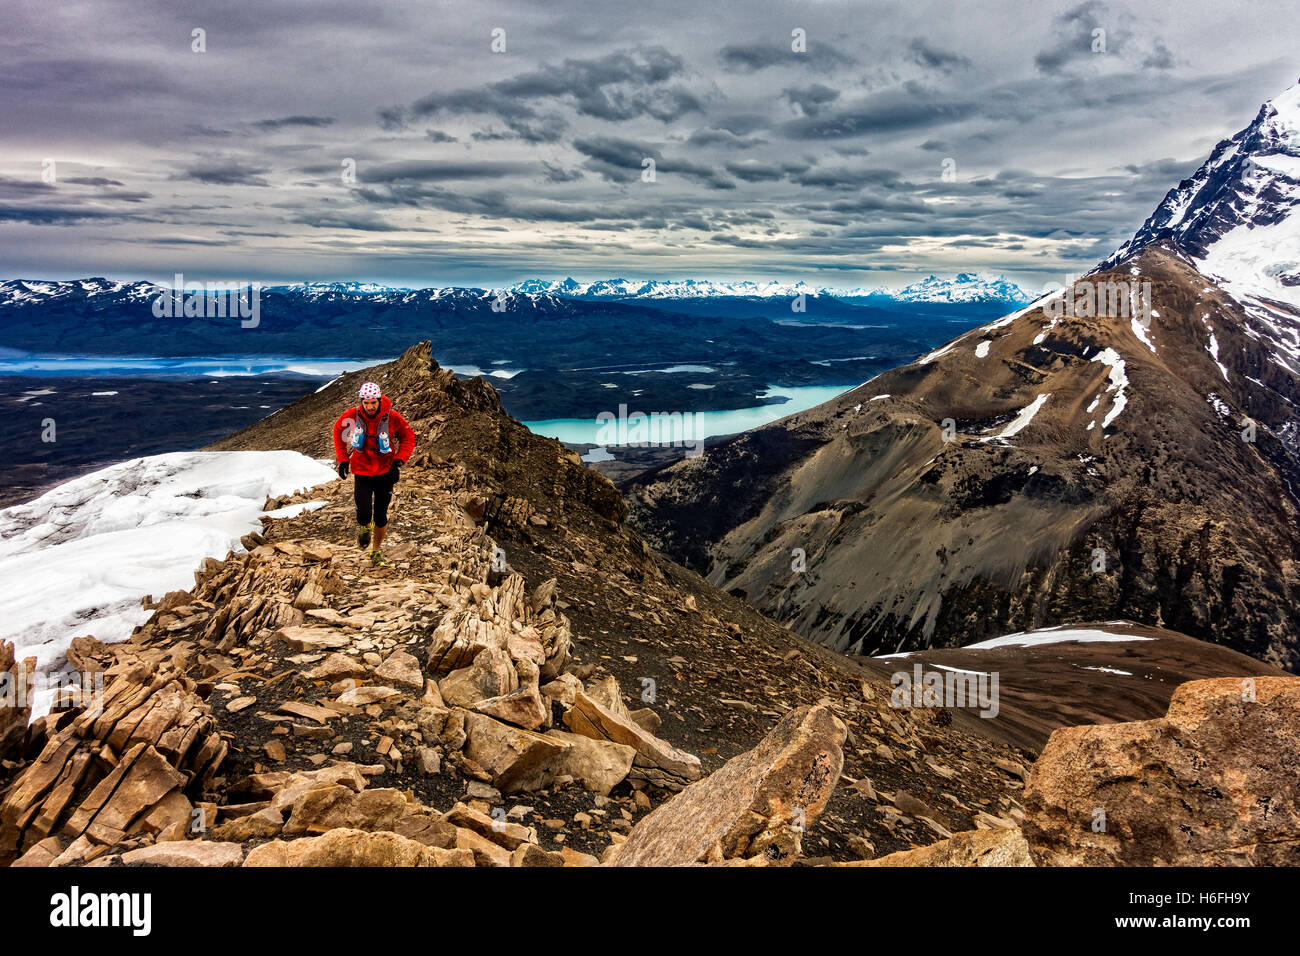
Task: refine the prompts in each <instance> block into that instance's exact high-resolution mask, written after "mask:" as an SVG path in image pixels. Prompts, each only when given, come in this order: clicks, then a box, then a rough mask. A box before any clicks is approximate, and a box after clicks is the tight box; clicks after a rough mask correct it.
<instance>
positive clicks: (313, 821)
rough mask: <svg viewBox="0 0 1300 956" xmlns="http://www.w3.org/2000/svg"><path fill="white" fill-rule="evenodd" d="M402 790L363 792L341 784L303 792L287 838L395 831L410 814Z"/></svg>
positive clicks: (286, 830)
mask: <svg viewBox="0 0 1300 956" xmlns="http://www.w3.org/2000/svg"><path fill="white" fill-rule="evenodd" d="M410 809H411V804H410V803H408V802H407V799H406V797H405V796H403V795H402V792H401V791H400V790H393V789H377V790H362V791H361V792H360V793H357V792H355V791H353V790H352V789H351V788H350V787H346V786H343V785H342V784H323V785H321V786H318V787H314V788H312V789H311V790H308V791H306V792H304V793H303V794H302V795H301V796H299V797H298V799H297V800H295V801H294V804H293V812H292V813H291V814H290V816H289V821H288V822H287V823H286V824H285V825H284V835H285V836H287V837H289V836H300V835H302V834H304V833H324V832H325V831H327V830H333V829H336V828H338V827H345V828H348V829H352V830H394V829H396V827H397V824H398V823H399V822H400V821H401V819H402V817H404V816H406V815H407V813H408V812H410Z"/></svg>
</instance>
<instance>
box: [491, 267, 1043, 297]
mask: <svg viewBox="0 0 1300 956" xmlns="http://www.w3.org/2000/svg"><path fill="white" fill-rule="evenodd" d="M510 288H511V289H512V290H513V291H517V292H526V293H539V292H549V293H551V294H553V295H560V296H567V297H569V298H581V299H598V298H617V299H705V298H716V297H722V296H727V297H741V298H761V299H762V298H786V297H793V296H796V295H799V294H801V293H802V294H805V295H811V296H832V297H834V298H838V299H844V300H846V301H884V300H893V301H896V302H935V303H941V302H965V303H978V302H1028V301H1029V298H1030V297H1029V296H1028V295H1027V294H1026V293H1025V292H1024V291H1023V290H1022V289H1021V288H1020V287H1019V286H1017V285H1016V284H1015V283H1013V282H1009V281H1007V280H1006V279H1004V278H1003V277H1001V276H995V277H993V278H982V277H980V276H977V275H974V274H972V273H969V272H963V273H961V274H960V275H958V276H957V277H956V278H953V279H945V278H940V277H939V276H934V275H931V276H927V277H926V278H925V279H922V280H921V281H919V282H915V283H913V284H911V285H908V286H904V287H902V288H899V289H885V288H838V287H832V286H812V285H809V284H808V283H807V282H804V281H802V280H800V281H798V282H781V281H779V280H776V279H769V280H767V281H764V282H753V281H749V280H744V281H738V282H723V281H714V280H708V279H679V280H674V281H660V280H657V279H648V280H632V279H601V280H598V281H595V282H579V281H577V280H576V279H573V278H571V277H570V278H565V279H558V280H545V279H528V280H525V281H524V282H520V283H517V284H515V285H513V286H511V287H510Z"/></svg>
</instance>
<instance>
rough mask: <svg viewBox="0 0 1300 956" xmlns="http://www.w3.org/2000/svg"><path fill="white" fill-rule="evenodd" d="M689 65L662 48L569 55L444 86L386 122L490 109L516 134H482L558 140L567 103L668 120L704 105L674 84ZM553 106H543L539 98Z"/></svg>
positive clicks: (607, 113) (585, 112) (611, 114)
mask: <svg viewBox="0 0 1300 956" xmlns="http://www.w3.org/2000/svg"><path fill="white" fill-rule="evenodd" d="M683 70H684V64H683V60H682V58H681V57H680V56H677V55H675V54H673V53H670V52H668V50H666V49H665V48H663V47H662V46H651V47H638V48H636V49H632V50H619V51H616V52H613V53H609V54H607V55H605V56H602V57H597V58H595V59H577V58H570V59H565V60H564V61H562V62H561V63H559V64H542V65H541V66H540V67H539V68H538V69H536V70H531V71H528V72H524V73H519V74H516V75H515V76H513V77H511V78H509V79H505V80H498V81H497V82H495V83H490V84H487V85H485V86H479V87H463V88H461V89H456V90H449V91H446V92H443V91H438V92H434V93H429V94H427V95H426V96H423V97H421V98H420V99H418V100H416V101H415V102H414V103H412V104H411V105H410V107H409V108H407V109H406V110H405V111H404V112H396V113H392V114H390V115H387V116H386V115H384V114H381V116H380V121H381V123H386V124H387V125H385V128H393V126H394V125H395V124H396V123H398V122H405V117H406V116H410V117H413V118H420V117H427V116H434V115H437V114H440V113H445V114H451V115H463V114H483V115H489V116H495V117H496V118H497V119H499V120H500V121H501V122H502V123H504V124H505V126H506V128H507V130H508V131H509V132H508V133H503V132H499V131H483V132H481V133H478V134H475V138H477V139H507V138H512V135H511V134H513V138H518V139H522V140H524V141H526V142H555V141H557V140H558V139H559V138H560V137H561V136H562V135H563V134H564V133H565V132H566V131H567V129H568V123H567V122H566V121H565V119H564V118H563V116H562V115H561V114H560V113H559V112H558V110H557V107H558V106H559V105H560V104H565V105H566V106H568V107H570V108H572V109H573V110H574V111H575V112H576V113H577V114H578V115H579V116H587V117H592V118H594V119H600V120H606V121H610V122H625V121H628V120H633V119H637V118H640V117H643V116H649V117H652V118H654V119H657V120H659V121H660V122H663V123H668V122H672V121H674V120H677V119H678V118H680V117H682V116H684V115H685V114H687V113H693V112H699V111H701V110H702V109H703V103H702V101H701V100H700V98H699V97H698V96H697V95H696V94H695V93H693V92H692V91H691V90H689V89H687V88H686V87H685V86H683V85H681V84H673V85H668V81H669V80H671V79H674V78H675V77H678V76H679V75H680V74H682V72H683ZM539 102H540V103H543V104H549V106H550V109H543V108H541V107H539V106H538V105H535V104H537V103H539Z"/></svg>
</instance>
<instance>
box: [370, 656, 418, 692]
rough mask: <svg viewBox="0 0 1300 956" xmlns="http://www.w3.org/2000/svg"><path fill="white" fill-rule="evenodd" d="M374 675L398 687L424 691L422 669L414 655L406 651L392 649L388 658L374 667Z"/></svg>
mask: <svg viewBox="0 0 1300 956" xmlns="http://www.w3.org/2000/svg"><path fill="white" fill-rule="evenodd" d="M375 676H376V677H377V678H379V679H380V680H382V681H387V682H388V683H390V684H394V685H396V686H398V687H409V688H411V689H412V690H418V691H420V692H423V691H424V671H423V670H422V669H421V667H420V662H419V661H418V660H416V659H415V655H413V654H408V653H407V652H406V651H393V653H391V654H389V655H388V659H387V660H385V661H384V662H383V663H382V664H380V665H379V666H378V667H376V668H375Z"/></svg>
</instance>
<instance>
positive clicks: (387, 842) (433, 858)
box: [244, 828, 474, 866]
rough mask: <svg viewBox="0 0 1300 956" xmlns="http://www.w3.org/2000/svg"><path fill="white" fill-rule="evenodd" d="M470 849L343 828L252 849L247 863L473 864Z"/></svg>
mask: <svg viewBox="0 0 1300 956" xmlns="http://www.w3.org/2000/svg"><path fill="white" fill-rule="evenodd" d="M473 865H474V854H473V853H472V852H471V851H469V850H464V849H454V850H444V849H440V848H439V847H433V846H426V845H425V844H423V843H420V842H418V841H416V840H412V839H409V838H407V837H404V836H399V835H398V834H396V833H389V832H386V831H383V830H381V831H378V832H374V833H371V832H368V831H365V830H349V829H345V828H339V829H337V830H330V831H329V832H328V833H325V834H322V835H321V836H317V837H302V838H301V839H298V840H288V841H283V840H273V841H272V842H270V843H263V844H262V845H261V846H259V847H256V848H255V849H253V850H252V851H250V852H249V854H248V858H247V859H245V860H244V866H473Z"/></svg>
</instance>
